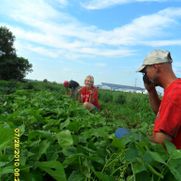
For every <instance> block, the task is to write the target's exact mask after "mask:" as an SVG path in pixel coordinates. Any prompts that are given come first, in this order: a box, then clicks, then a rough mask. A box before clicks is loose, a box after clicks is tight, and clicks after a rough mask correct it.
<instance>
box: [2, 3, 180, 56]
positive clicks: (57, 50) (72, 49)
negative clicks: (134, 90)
mask: <svg viewBox="0 0 181 181" xmlns="http://www.w3.org/2000/svg"><path fill="white" fill-rule="evenodd" d="M7 1H9V0H7ZM57 1H58V0H57ZM4 2H5V1H4ZM9 2H10V1H9ZM67 2H68V1H61V2H60V3H67ZM101 2H102V1H101ZM105 2H106V1H105ZM109 2H111V1H109ZM112 2H113V1H112ZM114 2H118V1H114ZM119 2H121V1H119ZM122 2H123V1H122ZM125 2H128V1H125ZM15 3H16V4H6V6H4V7H3V6H1V7H0V10H1V9H2V8H5V9H7V11H6V12H4V13H6V16H10V17H11V18H13V19H15V20H16V21H18V24H19V25H18V24H17V25H16V26H15V25H8V24H6V25H7V26H8V27H9V28H10V30H12V32H13V33H14V34H15V36H16V38H17V41H18V42H19V44H20V42H23V44H24V45H25V47H26V44H27V49H26V50H27V51H28V50H29V51H33V52H36V53H39V54H41V55H42V54H43V55H47V56H48V57H59V56H61V57H62V56H64V57H65V58H67V59H78V58H79V57H84V56H103V57H122V56H130V55H133V54H135V51H133V47H132V48H130V46H136V45H144V46H145V45H147V46H167V45H180V40H175V39H173V40H169V39H168V37H169V34H170V33H171V32H169V31H168V32H166V33H165V30H166V29H168V28H169V27H171V26H180V24H179V21H177V19H178V18H181V8H168V9H165V10H162V11H160V12H158V13H155V14H151V15H147V16H142V17H138V18H136V19H134V20H133V21H132V22H130V23H129V24H126V25H124V26H121V27H116V28H114V29H112V30H109V31H106V30H104V29H100V28H97V27H96V26H91V25H90V26H88V25H85V24H83V23H81V22H79V21H78V20H77V19H75V18H74V17H72V16H70V15H69V14H66V13H63V12H59V11H57V10H56V9H54V8H53V6H51V5H50V4H47V3H45V1H43V0H36V1H35V0H32V1H31V2H30V1H26V0H22V1H18V0H15ZM9 6H10V7H11V9H9V8H8V7H9ZM8 9H9V11H8ZM10 12H11V13H10ZM165 37H167V40H164V39H163V38H165ZM160 38H161V40H159V39H160ZM32 43H33V44H32ZM31 44H32V45H31ZM19 48H20V47H19ZM21 48H22V47H21Z"/></svg>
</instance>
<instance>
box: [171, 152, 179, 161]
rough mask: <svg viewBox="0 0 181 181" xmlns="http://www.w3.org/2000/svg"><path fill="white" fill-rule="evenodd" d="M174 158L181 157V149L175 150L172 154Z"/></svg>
mask: <svg viewBox="0 0 181 181" xmlns="http://www.w3.org/2000/svg"><path fill="white" fill-rule="evenodd" d="M171 158H172V159H180V158H181V150H174V151H173V152H172V154H171Z"/></svg>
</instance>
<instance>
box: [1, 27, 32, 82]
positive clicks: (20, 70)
mask: <svg viewBox="0 0 181 181" xmlns="http://www.w3.org/2000/svg"><path fill="white" fill-rule="evenodd" d="M14 40H15V36H14V35H13V34H12V33H11V31H10V30H9V29H8V28H6V27H0V53H1V54H0V79H1V80H11V79H15V80H22V79H23V78H24V77H25V76H26V74H27V73H28V72H31V71H32V64H30V63H29V62H28V60H27V59H25V58H23V57H18V56H17V55H16V50H15V48H14V46H13V44H14Z"/></svg>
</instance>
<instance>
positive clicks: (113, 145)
mask: <svg viewBox="0 0 181 181" xmlns="http://www.w3.org/2000/svg"><path fill="white" fill-rule="evenodd" d="M99 99H100V104H101V111H100V112H98V113H90V112H89V111H87V110H85V109H83V107H82V105H81V104H80V103H78V102H77V101H75V100H73V99H70V97H68V96H67V95H65V90H64V88H63V86H62V85H60V84H57V83H50V82H38V81H29V82H24V83H20V82H13V81H9V82H8V81H0V180H2V181H11V180H15V179H18V178H19V179H20V180H21V181H46V180H47V181H51V180H52V181H53V180H57V181H134V180H135V181H161V180H163V181H174V180H177V181H179V180H181V150H176V149H175V147H174V145H172V144H171V143H169V142H166V144H165V145H166V149H164V148H163V147H162V146H161V145H158V144H154V143H152V142H150V140H149V135H151V134H152V127H153V121H154V117H155V115H154V114H153V113H152V110H151V108H150V106H149V102H148V97H147V95H144V94H136V93H125V92H116V91H108V90H99ZM118 127H124V128H128V129H129V130H130V134H129V135H126V136H125V137H123V138H121V139H117V138H115V136H114V132H115V130H116V129H117V128H118ZM166 150H167V151H166ZM18 169H19V170H18ZM19 174H20V175H19Z"/></svg>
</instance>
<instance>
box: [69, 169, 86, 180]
mask: <svg viewBox="0 0 181 181" xmlns="http://www.w3.org/2000/svg"><path fill="white" fill-rule="evenodd" d="M84 180H85V176H83V175H82V174H81V173H79V172H77V171H73V172H72V173H71V174H70V176H69V178H68V181H84Z"/></svg>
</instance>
